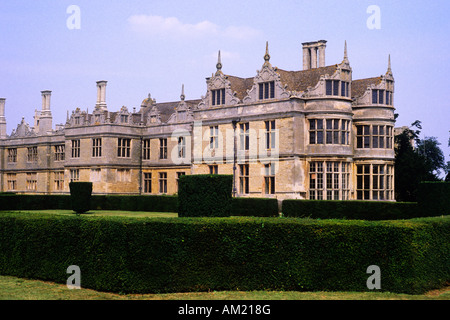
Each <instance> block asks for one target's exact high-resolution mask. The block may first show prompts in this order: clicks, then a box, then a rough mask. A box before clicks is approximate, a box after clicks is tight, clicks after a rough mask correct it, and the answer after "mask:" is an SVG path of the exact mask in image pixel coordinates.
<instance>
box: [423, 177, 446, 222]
mask: <svg viewBox="0 0 450 320" xmlns="http://www.w3.org/2000/svg"><path fill="white" fill-rule="evenodd" d="M417 201H418V204H419V210H420V211H421V212H422V213H424V214H426V213H428V212H436V213H438V214H439V215H448V214H450V182H442V181H439V182H421V183H420V184H419V192H418V194H417Z"/></svg>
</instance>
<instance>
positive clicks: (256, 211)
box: [231, 198, 279, 217]
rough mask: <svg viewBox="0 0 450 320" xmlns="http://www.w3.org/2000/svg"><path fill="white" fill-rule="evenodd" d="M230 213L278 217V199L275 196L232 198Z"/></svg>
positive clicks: (234, 214)
mask: <svg viewBox="0 0 450 320" xmlns="http://www.w3.org/2000/svg"><path fill="white" fill-rule="evenodd" d="M231 215H233V216H247V217H248V216H253V217H278V216H279V214H278V200H277V199H275V198H270V199H269V198H267V199H266V198H233V201H232V210H231Z"/></svg>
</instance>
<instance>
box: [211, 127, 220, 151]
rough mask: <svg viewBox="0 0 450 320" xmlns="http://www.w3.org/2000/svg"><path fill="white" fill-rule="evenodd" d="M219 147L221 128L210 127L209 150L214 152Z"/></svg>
mask: <svg viewBox="0 0 450 320" xmlns="http://www.w3.org/2000/svg"><path fill="white" fill-rule="evenodd" d="M218 147H219V126H210V127H209V149H210V150H214V149H217V148H218Z"/></svg>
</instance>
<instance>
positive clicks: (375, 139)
mask: <svg viewBox="0 0 450 320" xmlns="http://www.w3.org/2000/svg"><path fill="white" fill-rule="evenodd" d="M375 128H376V129H375ZM393 132H394V126H392V125H388V124H372V123H370V124H358V125H356V148H357V149H393V147H394V135H393Z"/></svg>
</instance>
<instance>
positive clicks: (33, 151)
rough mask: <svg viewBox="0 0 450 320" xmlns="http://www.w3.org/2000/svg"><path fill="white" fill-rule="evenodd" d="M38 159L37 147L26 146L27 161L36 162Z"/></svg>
mask: <svg viewBox="0 0 450 320" xmlns="http://www.w3.org/2000/svg"><path fill="white" fill-rule="evenodd" d="M37 160H38V150H37V147H36V146H35V147H28V148H27V161H28V162H37Z"/></svg>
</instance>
